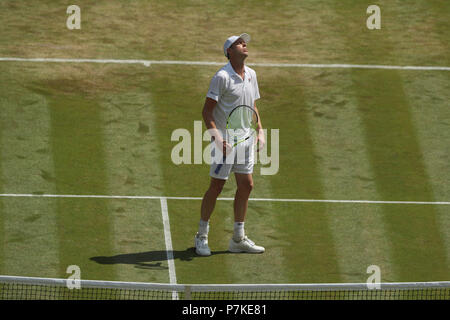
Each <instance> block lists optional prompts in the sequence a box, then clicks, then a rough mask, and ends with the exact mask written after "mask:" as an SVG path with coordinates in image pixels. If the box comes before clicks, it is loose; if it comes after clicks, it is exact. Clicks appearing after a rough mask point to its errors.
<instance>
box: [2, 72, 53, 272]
mask: <svg viewBox="0 0 450 320" xmlns="http://www.w3.org/2000/svg"><path fill="white" fill-rule="evenodd" d="M10 71H11V72H12V71H13V70H7V71H6V72H5V73H3V74H2V76H3V77H5V76H6V77H7V78H9V77H11V74H10ZM22 77H23V78H22ZM5 83H7V85H6V86H5V87H4V89H6V91H5V92H3V93H2V96H3V97H4V103H2V106H1V109H2V112H1V113H2V118H3V119H2V121H1V127H2V129H3V130H2V131H3V133H2V135H3V139H2V140H3V141H2V145H1V149H3V150H2V157H0V162H1V163H0V166H1V167H2V171H3V176H2V178H1V179H2V187H3V188H4V189H7V190H11V191H14V190H16V191H20V190H30V191H41V192H43V191H47V192H54V191H55V190H54V189H53V188H52V186H53V184H52V182H51V181H50V180H51V176H52V170H53V164H52V159H51V157H50V155H49V153H48V139H49V115H48V113H47V112H46V111H47V109H46V105H45V99H42V98H40V97H39V96H37V95H36V94H34V93H33V92H30V91H29V90H27V89H25V88H24V87H25V86H26V83H27V77H26V76H23V75H20V76H17V75H14V77H13V79H12V80H10V79H8V81H5ZM36 123H38V124H39V125H36ZM53 209H54V207H53V202H52V201H49V202H40V201H36V199H32V200H31V201H23V199H19V198H17V199H15V200H14V199H12V198H11V199H4V201H2V221H3V224H4V225H3V227H4V232H2V237H3V238H4V241H2V244H3V246H2V247H3V259H2V263H3V269H4V271H5V272H7V273H8V274H17V275H38V276H39V275H40V276H54V275H56V269H57V266H58V258H59V257H58V243H57V241H55V240H56V238H57V229H56V223H55V216H54V210H53ZM42 248H46V250H45V251H42V250H41V249H42Z"/></svg>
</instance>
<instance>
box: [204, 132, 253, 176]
mask: <svg viewBox="0 0 450 320" xmlns="http://www.w3.org/2000/svg"><path fill="white" fill-rule="evenodd" d="M213 143H214V142H213ZM215 151H216V150H215V148H212V151H211V160H212V161H211V166H210V169H209V175H210V176H211V177H213V178H216V179H222V180H227V179H228V177H229V176H230V173H231V172H234V173H242V174H251V173H253V164H254V138H253V137H251V138H250V139H248V140H247V141H245V142H242V143H240V144H238V145H236V146H235V147H234V148H233V150H232V152H231V154H229V155H227V158H226V160H225V162H223V158H222V155H221V154H222V153H221V152H220V151H219V154H220V155H219V157H218V159H214V152H215ZM219 165H221V167H220V169H219V170H217V168H218V166H219Z"/></svg>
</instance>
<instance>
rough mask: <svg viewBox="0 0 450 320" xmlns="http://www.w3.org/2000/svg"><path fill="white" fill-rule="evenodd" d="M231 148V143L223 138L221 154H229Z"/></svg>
mask: <svg viewBox="0 0 450 320" xmlns="http://www.w3.org/2000/svg"><path fill="white" fill-rule="evenodd" d="M232 148H233V147H232V146H231V144H229V143H228V142H226V141H225V140H223V142H222V152H223V153H222V154H225V155H229V154H230V152H231V149H232Z"/></svg>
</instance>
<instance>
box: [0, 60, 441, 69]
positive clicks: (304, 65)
mask: <svg viewBox="0 0 450 320" xmlns="http://www.w3.org/2000/svg"><path fill="white" fill-rule="evenodd" d="M0 61H3V62H7V61H11V62H14V61H15V62H69V63H116V64H143V65H144V66H147V67H149V66H151V65H152V64H162V65H198V66H223V65H224V64H225V62H214V61H183V60H133V59H132V60H127V59H70V58H67V59H66V58H18V57H0ZM247 65H248V66H255V67H276V68H333V69H336V68H344V69H388V70H427V71H450V67H443V66H390V65H371V64H336V63H332V64H311V63H248V64H247Z"/></svg>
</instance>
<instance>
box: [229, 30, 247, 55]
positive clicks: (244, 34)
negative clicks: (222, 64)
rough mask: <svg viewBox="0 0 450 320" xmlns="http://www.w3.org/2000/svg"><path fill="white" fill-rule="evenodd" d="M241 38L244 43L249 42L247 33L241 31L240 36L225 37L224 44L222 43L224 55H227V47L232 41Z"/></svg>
mask: <svg viewBox="0 0 450 320" xmlns="http://www.w3.org/2000/svg"><path fill="white" fill-rule="evenodd" d="M239 38H240V39H242V40H244V41H245V43H249V42H250V39H251V38H250V35H249V34H247V33H243V34H241V35H240V36H231V37H229V38H228V39H227V41H225V43H224V45H223V53H224V54H225V57H226V56H227V49H228V48H229V47H231V46H232V45H233V43H235V42H236V40H237V39H239Z"/></svg>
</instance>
